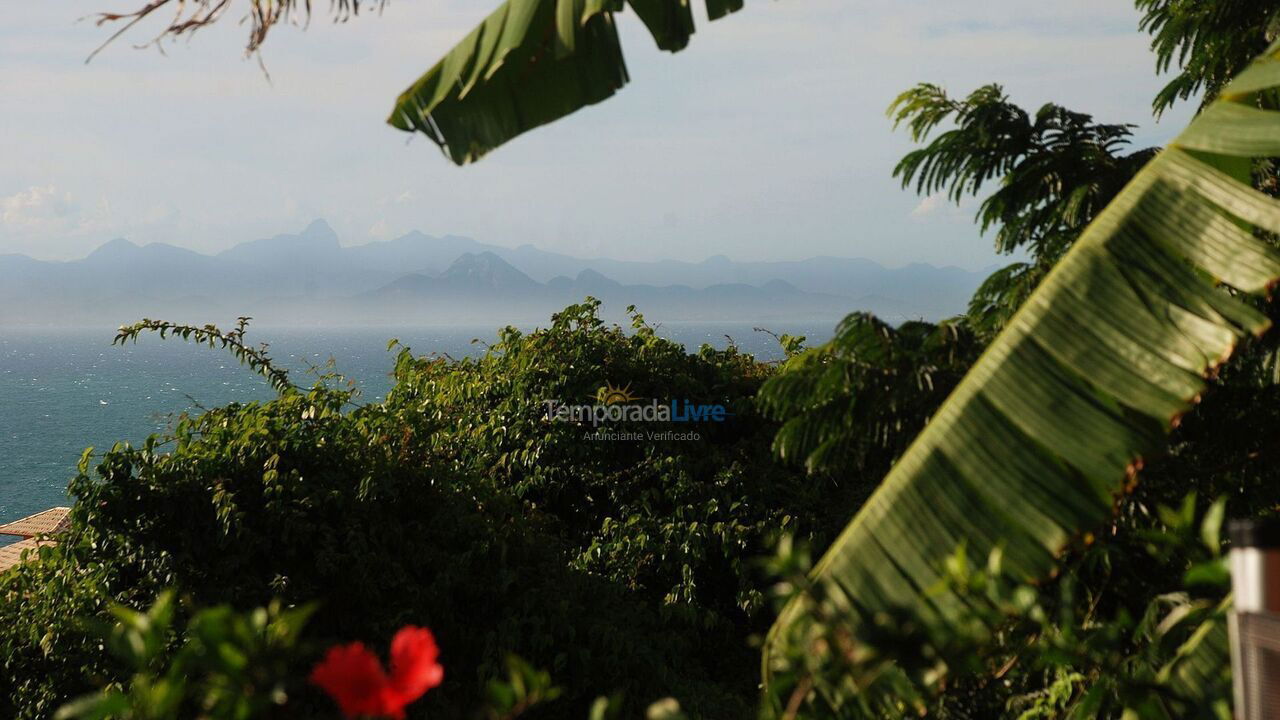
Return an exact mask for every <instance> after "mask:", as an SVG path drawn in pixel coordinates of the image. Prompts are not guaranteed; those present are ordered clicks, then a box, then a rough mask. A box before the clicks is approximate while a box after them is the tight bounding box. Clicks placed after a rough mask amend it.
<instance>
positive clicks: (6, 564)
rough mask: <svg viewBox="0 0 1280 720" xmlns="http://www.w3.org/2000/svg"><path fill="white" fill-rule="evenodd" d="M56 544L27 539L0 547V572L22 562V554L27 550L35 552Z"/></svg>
mask: <svg viewBox="0 0 1280 720" xmlns="http://www.w3.org/2000/svg"><path fill="white" fill-rule="evenodd" d="M56 544H57V543H54V542H51V541H49V540H36V539H35V538H27V539H26V540H19V541H18V542H16V543H14V544H12V545H5V546H3V547H0V572H4V571H5V570H8V569H9V568H11V567H13V566H14V565H17V564H18V563H20V562H22V553H23V552H25V551H27V550H35V549H36V548H38V547H41V546H44V545H56Z"/></svg>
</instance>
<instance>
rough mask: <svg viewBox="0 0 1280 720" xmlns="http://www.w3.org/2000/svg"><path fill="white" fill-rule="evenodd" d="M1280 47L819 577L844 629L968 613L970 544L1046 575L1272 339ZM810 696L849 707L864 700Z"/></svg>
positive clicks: (1185, 148)
mask: <svg viewBox="0 0 1280 720" xmlns="http://www.w3.org/2000/svg"><path fill="white" fill-rule="evenodd" d="M1277 50H1280V43H1278V44H1277V45H1275V46H1273V47H1272V48H1271V49H1270V50H1269V51H1268V53H1267V54H1265V55H1264V56H1263V57H1261V58H1259V59H1258V60H1257V61H1256V62H1255V63H1254V64H1253V65H1252V66H1251V67H1249V68H1248V69H1247V70H1246V71H1245V72H1244V73H1243V74H1242V75H1241V76H1240V77H1239V78H1237V79H1236V80H1235V82H1234V83H1233V84H1232V85H1231V86H1230V87H1228V89H1227V90H1226V91H1225V92H1224V93H1223V95H1222V98H1221V99H1220V100H1219V101H1218V102H1216V103H1215V104H1213V105H1212V106H1210V107H1209V108H1207V109H1206V111H1205V112H1203V113H1202V114H1201V115H1200V116H1198V117H1197V118H1196V119H1195V121H1194V122H1193V123H1192V124H1191V126H1190V127H1188V128H1187V129H1186V130H1185V131H1184V132H1183V133H1182V134H1181V135H1179V136H1178V137H1177V138H1176V139H1175V140H1174V141H1173V142H1172V143H1171V144H1170V145H1169V147H1168V148H1166V149H1165V150H1164V151H1163V152H1161V153H1160V154H1159V155H1158V156H1156V157H1155V158H1154V159H1153V160H1152V161H1151V162H1150V163H1149V164H1148V165H1147V166H1146V167H1145V168H1144V169H1143V170H1142V171H1141V172H1140V173H1139V174H1138V175H1137V176H1136V177H1135V178H1134V179H1133V181H1132V182H1131V183H1130V184H1129V185H1128V186H1127V187H1126V188H1125V189H1124V191H1123V192H1121V193H1120V195H1118V196H1117V197H1116V199H1115V200H1114V201H1112V203H1111V204H1110V205H1109V206H1108V207H1107V208H1106V209H1105V210H1104V211H1103V212H1102V213H1101V214H1100V215H1099V216H1098V217H1097V219H1096V220H1095V221H1094V222H1093V223H1092V224H1091V225H1090V226H1089V227H1088V228H1087V229H1086V230H1085V232H1084V233H1083V234H1082V235H1081V237H1080V238H1079V240H1078V241H1077V242H1076V244H1075V245H1074V247H1073V248H1072V249H1071V250H1070V252H1069V253H1068V254H1067V255H1066V256H1065V257H1064V258H1063V259H1062V260H1061V261H1060V262H1059V263H1058V264H1057V266H1056V267H1055V268H1054V269H1053V271H1052V272H1051V273H1050V274H1049V275H1048V276H1047V277H1046V278H1045V280H1044V282H1043V283H1042V284H1041V286H1040V287H1039V288H1038V289H1037V290H1036V291H1035V292H1034V293H1033V294H1032V295H1031V296H1030V298H1029V299H1028V300H1027V302H1026V303H1025V305H1024V306H1023V307H1022V308H1021V309H1020V310H1019V311H1018V313H1017V314H1016V315H1015V316H1014V317H1013V318H1012V319H1011V321H1010V322H1009V324H1008V326H1007V327H1006V329H1005V330H1004V331H1003V332H1002V333H1001V334H1000V335H999V336H998V337H997V338H996V340H995V341H994V342H993V343H992V344H991V345H990V346H989V348H988V349H987V350H986V352H985V353H984V354H983V355H982V357H981V358H980V359H979V360H978V362H977V363H976V364H975V365H974V366H973V367H972V369H971V370H970V371H969V373H968V374H967V375H966V376H965V378H964V379H963V380H962V381H961V382H960V384H959V385H958V386H957V387H956V389H955V391H954V392H953V393H952V394H951V395H950V397H949V398H948V399H947V400H946V401H945V403H944V404H943V405H942V406H941V408H940V409H939V410H938V412H937V414H936V415H935V416H934V418H933V419H932V420H931V422H930V423H929V424H928V425H927V426H926V427H925V429H924V430H923V431H922V432H921V433H920V435H919V436H918V437H917V438H916V439H915V441H914V443H913V444H912V445H911V446H910V447H909V448H908V449H907V451H906V452H905V453H904V454H903V455H902V457H901V458H900V459H899V461H898V462H897V464H896V465H895V466H894V467H893V469H892V470H891V471H890V472H889V474H888V475H887V476H886V477H885V479H884V481H883V482H882V484H881V486H880V487H879V489H878V490H877V491H876V492H875V493H874V495H873V496H872V497H871V498H870V500H869V501H868V502H867V503H866V505H865V506H864V507H863V508H862V509H861V510H860V511H859V512H858V514H857V515H856V516H855V517H854V518H853V520H852V522H851V523H850V524H849V526H848V527H847V528H846V529H845V531H844V532H843V533H842V534H841V536H840V537H839V538H838V539H837V540H836V542H835V543H834V544H833V545H832V546H831V548H830V549H829V550H828V551H827V553H826V555H825V556H824V557H823V558H822V559H821V561H820V562H819V563H818V564H817V565H816V566H815V568H814V570H813V574H812V580H813V582H814V584H815V586H816V587H817V589H818V590H819V592H818V593H816V594H817V595H820V596H821V597H823V598H824V602H825V603H827V604H828V605H827V607H835V608H836V612H837V613H838V617H841V618H842V621H844V622H847V623H848V625H849V626H850V627H854V628H857V627H859V626H862V625H865V624H866V623H867V621H869V620H870V619H872V618H873V617H874V616H876V615H877V614H879V615H881V617H884V616H887V614H889V613H896V614H897V615H895V616H901V613H902V611H903V609H904V608H905V609H907V610H908V611H909V613H910V614H911V615H914V616H915V617H917V618H918V619H920V620H921V621H922V622H947V621H949V620H951V619H954V618H958V617H961V616H962V615H963V614H964V611H965V608H964V605H963V603H964V601H963V600H962V599H961V598H960V597H959V596H957V595H956V594H954V593H951V592H949V591H947V590H945V589H944V588H945V583H944V582H942V581H943V573H944V572H945V571H944V561H945V559H946V557H947V556H948V555H950V554H952V553H954V552H955V551H956V548H957V547H962V548H963V549H964V551H965V552H966V553H967V554H968V556H969V560H970V561H971V562H972V563H976V564H979V565H980V564H981V563H984V562H985V561H986V558H987V556H988V554H989V553H990V552H991V551H992V549H994V548H997V547H1000V548H1002V552H1003V557H1004V568H1005V571H1006V572H1009V573H1011V574H1012V575H1014V576H1015V577H1017V578H1019V579H1024V580H1034V579H1037V578H1043V577H1044V576H1045V575H1046V574H1047V573H1049V572H1051V570H1052V567H1053V564H1054V559H1055V556H1056V554H1057V553H1059V552H1060V551H1061V550H1062V549H1063V548H1064V547H1065V546H1066V545H1067V544H1068V543H1069V542H1070V541H1071V540H1072V538H1073V537H1075V536H1077V535H1078V534H1080V533H1082V532H1084V531H1086V530H1089V529H1091V528H1095V527H1097V526H1098V525H1099V524H1100V523H1102V522H1103V521H1104V520H1105V519H1106V518H1107V517H1108V516H1109V514H1110V513H1111V512H1112V508H1113V505H1114V503H1115V501H1116V498H1117V496H1118V495H1120V494H1121V493H1123V492H1124V491H1125V488H1126V487H1127V486H1128V485H1129V484H1130V483H1131V482H1132V481H1134V479H1135V477H1136V474H1137V473H1138V471H1139V470H1140V469H1141V468H1142V464H1143V458H1144V457H1146V456H1149V455H1150V454H1152V453H1156V452H1160V451H1161V450H1162V449H1163V447H1164V442H1165V436H1166V434H1167V432H1168V431H1169V430H1170V428H1171V427H1172V426H1173V424H1175V423H1176V422H1177V421H1178V418H1179V416H1181V415H1182V414H1183V413H1185V412H1187V410H1189V409H1190V407H1191V406H1192V404H1193V403H1195V402H1196V401H1197V399H1198V398H1199V396H1200V393H1201V392H1202V391H1204V389H1205V385H1206V380H1205V379H1206V377H1207V376H1208V375H1209V374H1210V373H1212V372H1213V371H1214V369H1215V368H1216V367H1218V366H1219V365H1221V364H1222V363H1223V362H1225V361H1226V360H1227V358H1228V357H1229V356H1230V355H1231V353H1232V350H1233V348H1234V347H1235V345H1236V343H1237V342H1238V341H1239V340H1240V339H1241V338H1242V337H1243V336H1244V335H1246V334H1249V333H1255V334H1257V333H1261V332H1263V331H1264V330H1266V329H1267V327H1268V324H1269V323H1268V321H1267V319H1266V318H1265V317H1264V316H1263V315H1262V314H1260V313H1259V312H1258V311H1256V310H1255V309H1253V307H1252V306H1251V305H1249V304H1247V303H1246V302H1244V298H1241V297H1239V296H1240V295H1241V293H1258V292H1261V291H1264V290H1267V289H1268V288H1269V287H1270V286H1271V285H1272V283H1273V282H1275V281H1276V279H1277V278H1280V254H1278V253H1277V252H1276V251H1275V250H1274V249H1273V247H1271V246H1270V245H1269V244H1268V243H1266V242H1264V241H1261V240H1259V239H1258V238H1257V237H1255V232H1254V229H1255V228H1256V229H1260V230H1264V231H1266V232H1269V233H1280V202H1277V201H1276V200H1274V199H1272V198H1270V197H1267V196H1265V195H1263V194H1261V193H1259V192H1257V191H1256V190H1254V189H1253V188H1252V186H1251V185H1250V184H1248V168H1249V160H1248V159H1249V158H1252V157H1270V156H1276V155H1280V113H1277V112H1272V111H1267V110H1262V109H1259V108H1258V107H1257V102H1256V97H1257V93H1259V92H1260V91H1266V90H1268V89H1270V88H1273V87H1275V86H1277V85H1280V57H1278V53H1277ZM802 605H803V604H802V603H800V602H793V603H791V604H790V605H789V606H788V607H787V608H786V609H784V612H783V613H782V614H781V616H780V617H779V619H778V621H777V623H776V624H775V625H774V627H773V629H772V631H771V632H770V635H769V638H768V642H767V646H766V649H765V658H764V661H765V667H766V682H768V676H769V674H770V673H771V672H779V673H781V672H786V673H789V674H794V673H795V668H794V667H792V666H787V665H786V664H785V663H786V661H785V660H784V658H788V657H790V658H794V657H797V656H804V655H805V654H806V653H809V654H816V653H818V652H820V651H821V650H822V648H819V647H817V646H810V645H809V643H812V642H813V641H814V639H815V638H818V637H820V635H819V632H820V631H819V629H818V628H817V627H816V626H815V623H813V622H812V620H811V619H809V615H808V613H806V612H803V611H802ZM856 634H857V633H854V635H855V636H856ZM811 680H812V679H811ZM812 681H813V682H815V683H819V685H815V687H814V689H815V695H816V702H817V703H818V704H819V706H822V705H826V706H829V707H830V708H831V709H838V708H841V707H844V706H845V705H846V704H847V703H848V702H849V701H850V700H851V699H852V695H853V694H854V693H856V692H857V691H858V688H857V687H854V686H853V684H851V683H848V682H843V683H835V684H834V685H832V684H830V683H828V684H827V685H826V686H822V685H820V683H821V682H822V681H821V680H812Z"/></svg>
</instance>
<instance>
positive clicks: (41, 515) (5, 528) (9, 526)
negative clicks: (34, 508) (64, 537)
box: [0, 507, 71, 538]
mask: <svg viewBox="0 0 1280 720" xmlns="http://www.w3.org/2000/svg"><path fill="white" fill-rule="evenodd" d="M70 512H71V508H65V507H56V508H49V509H48V510H44V511H42V512H38V513H36V514H35V515H30V516H28V517H24V518H22V519H21V520H14V521H13V522H11V523H6V524H4V525H0V535H17V536H18V537H24V538H29V537H35V536H36V535H41V534H49V533H56V532H61V531H63V530H65V529H67V515H68V514H69V513H70Z"/></svg>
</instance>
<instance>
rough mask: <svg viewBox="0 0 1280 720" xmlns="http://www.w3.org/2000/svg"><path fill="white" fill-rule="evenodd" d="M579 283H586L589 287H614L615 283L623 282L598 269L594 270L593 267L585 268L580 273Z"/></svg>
mask: <svg viewBox="0 0 1280 720" xmlns="http://www.w3.org/2000/svg"><path fill="white" fill-rule="evenodd" d="M577 283H578V284H579V285H586V286H589V287H601V286H610V287H612V286H615V285H621V283H619V282H617V281H615V280H612V279H610V278H609V277H608V276H606V275H605V274H604V273H601V272H599V271H596V270H592V269H591V268H587V269H586V270H583V271H582V272H580V273H578V277H577Z"/></svg>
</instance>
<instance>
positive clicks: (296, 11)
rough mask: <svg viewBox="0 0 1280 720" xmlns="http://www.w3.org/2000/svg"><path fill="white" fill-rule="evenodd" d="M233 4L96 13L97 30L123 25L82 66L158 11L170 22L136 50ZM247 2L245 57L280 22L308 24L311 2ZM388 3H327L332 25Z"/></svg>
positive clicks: (173, 3)
mask: <svg viewBox="0 0 1280 720" xmlns="http://www.w3.org/2000/svg"><path fill="white" fill-rule="evenodd" d="M234 2H235V0H148V2H147V3H146V4H145V5H143V6H142V7H140V8H138V9H137V10H134V11H133V12H124V13H114V12H104V13H98V14H97V15H96V16H95V17H96V20H95V24H96V25H98V26H99V27H101V26H103V25H106V24H108V23H116V22H123V23H124V25H123V26H122V27H121V28H120V29H118V30H116V31H115V32H114V33H112V34H111V36H110V37H108V38H107V39H106V41H105V42H103V43H102V44H101V45H99V46H98V48H97V49H95V50H94V51H93V52H91V53H89V57H87V58H85V62H86V63H88V62H89V61H91V60H93V58H94V57H95V56H96V55H97V54H98V53H99V52H101V51H102V49H103V48H105V47H106V46H108V45H110V44H111V43H112V42H114V41H115V40H116V39H117V38H119V37H120V36H121V35H124V34H125V33H126V32H128V31H129V30H131V29H132V28H133V27H134V26H135V25H137V24H138V23H140V22H142V21H143V20H144V19H146V18H147V17H148V16H150V15H151V14H152V13H154V12H155V11H157V10H160V9H161V8H164V7H171V8H173V9H174V15H173V19H172V20H170V21H169V24H168V25H166V26H165V27H164V28H163V29H162V30H161V31H160V33H159V34H158V35H156V36H155V37H154V38H152V39H151V40H150V41H148V42H146V43H143V44H142V45H140V46H139V47H149V46H152V45H154V46H156V47H160V46H161V43H163V41H164V40H165V39H166V38H172V39H176V38H178V37H180V36H182V35H187V36H191V35H194V34H195V32H196V31H197V30H200V29H201V28H204V27H208V26H209V25H212V24H214V23H215V22H217V21H218V20H220V19H221V18H222V17H223V16H224V15H225V14H226V12H227V10H229V9H230V8H231V6H232V5H233V4H234ZM247 2H248V4H249V8H248V12H247V13H246V15H245V17H244V20H246V21H248V22H249V23H250V29H249V40H248V42H247V43H246V44H245V55H253V54H255V53H257V52H258V50H259V49H260V48H261V47H262V44H263V43H264V42H266V40H267V34H268V33H269V32H270V31H271V28H273V27H275V26H276V25H277V24H279V23H280V22H282V21H288V22H295V21H297V20H299V19H300V20H301V21H302V24H303V26H304V27H305V26H306V25H307V24H309V23H310V22H311V0H247ZM387 2H388V0H330V2H329V8H330V13H331V14H332V16H333V19H334V22H346V21H348V20H350V19H351V18H352V17H354V16H357V15H359V14H360V8H361V6H369V5H375V6H377V9H378V11H379V12H381V11H382V8H383V7H385V6H386V4H387Z"/></svg>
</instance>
